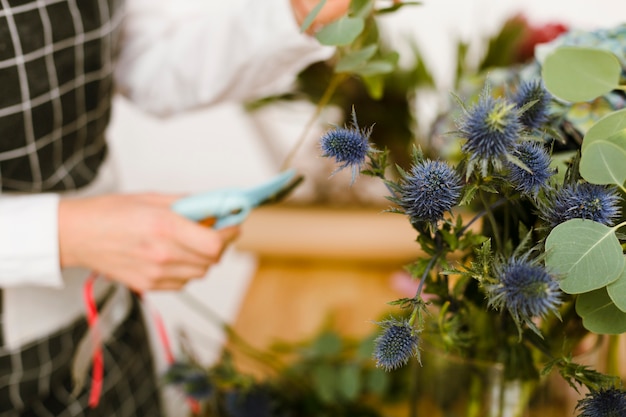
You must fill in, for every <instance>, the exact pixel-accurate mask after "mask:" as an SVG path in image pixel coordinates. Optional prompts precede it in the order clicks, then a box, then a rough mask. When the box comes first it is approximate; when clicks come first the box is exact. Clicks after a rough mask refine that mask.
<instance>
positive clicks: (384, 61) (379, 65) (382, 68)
mask: <svg viewBox="0 0 626 417" xmlns="http://www.w3.org/2000/svg"><path fill="white" fill-rule="evenodd" d="M398 58H399V55H398V53H397V52H392V53H390V54H387V55H385V56H384V57H382V58H379V59H375V60H372V61H369V62H368V63H366V64H365V65H363V66H361V67H360V68H357V69H355V71H354V72H355V73H357V74H359V75H361V76H363V77H371V76H373V75H380V74H389V73H391V72H393V71H394V70H395V69H396V66H397V64H398Z"/></svg>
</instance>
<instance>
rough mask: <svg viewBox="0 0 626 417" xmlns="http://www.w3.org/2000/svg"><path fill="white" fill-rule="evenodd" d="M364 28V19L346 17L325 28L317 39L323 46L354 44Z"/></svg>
mask: <svg viewBox="0 0 626 417" xmlns="http://www.w3.org/2000/svg"><path fill="white" fill-rule="evenodd" d="M364 28H365V21H364V20H363V18H360V17H348V16H344V17H342V18H341V19H339V20H336V21H334V22H332V23H330V24H328V25H326V26H324V27H323V28H322V29H320V31H319V32H317V34H316V35H315V37H316V38H317V40H318V41H319V42H320V43H321V44H322V45H330V46H343V45H348V44H351V43H352V42H354V40H355V39H356V38H357V37H358V36H359V35H360V34H361V32H363V29H364Z"/></svg>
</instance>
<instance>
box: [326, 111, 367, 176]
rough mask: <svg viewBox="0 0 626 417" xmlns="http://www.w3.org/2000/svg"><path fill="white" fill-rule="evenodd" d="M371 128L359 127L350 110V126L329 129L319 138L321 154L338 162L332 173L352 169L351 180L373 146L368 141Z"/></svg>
mask: <svg viewBox="0 0 626 417" xmlns="http://www.w3.org/2000/svg"><path fill="white" fill-rule="evenodd" d="M371 133H372V128H371V127H370V128H368V129H360V128H359V125H358V123H357V120H356V113H355V112H354V109H353V110H352V126H350V127H337V128H334V129H332V130H329V131H328V132H326V133H325V134H324V135H322V138H321V139H320V146H321V149H322V156H323V157H327V158H333V159H334V160H335V162H337V163H338V164H339V168H337V169H336V170H335V171H334V172H333V174H335V173H336V172H338V171H340V170H342V169H344V168H348V167H349V168H351V169H352V182H354V181H355V179H356V177H357V174H358V173H359V172H360V171H361V167H362V166H363V164H365V162H366V159H367V156H368V154H369V152H371V151H374V148H373V147H372V146H371V144H370V142H369V137H370V135H371Z"/></svg>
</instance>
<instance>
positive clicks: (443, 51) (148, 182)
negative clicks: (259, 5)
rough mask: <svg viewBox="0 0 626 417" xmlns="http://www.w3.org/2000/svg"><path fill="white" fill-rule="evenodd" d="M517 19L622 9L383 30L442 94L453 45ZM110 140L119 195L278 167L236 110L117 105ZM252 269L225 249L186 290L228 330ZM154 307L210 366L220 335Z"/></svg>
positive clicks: (546, 4) (597, 22) (495, 4)
mask: <svg viewBox="0 0 626 417" xmlns="http://www.w3.org/2000/svg"><path fill="white" fill-rule="evenodd" d="M516 11H524V13H525V14H526V15H527V17H528V18H529V20H530V21H531V22H535V23H542V22H548V21H559V22H564V23H568V24H571V25H573V26H576V27H582V28H595V27H600V26H611V25H614V24H617V23H620V22H622V21H624V20H626V2H623V1H619V0H594V1H590V0H524V1H516V0H473V1H472V0H425V1H424V5H422V6H416V7H408V8H406V9H404V11H403V12H401V13H396V14H394V15H391V16H389V17H387V18H385V19H384V20H383V21H382V23H383V25H384V27H385V28H386V31H387V32H388V33H389V36H391V37H392V39H394V40H395V41H396V42H397V43H398V45H400V44H401V43H402V42H403V39H404V37H406V36H409V37H413V38H414V39H416V41H417V42H418V44H419V45H420V47H421V49H422V51H423V52H424V53H425V55H426V58H427V59H428V60H429V62H430V64H431V66H432V67H433V68H435V69H436V71H437V73H436V75H437V80H438V82H439V83H440V86H441V87H442V88H444V89H447V88H449V87H448V86H449V80H450V79H451V74H452V72H451V71H452V64H453V62H454V61H453V57H454V56H455V51H454V50H453V45H454V43H455V42H454V39H456V38H458V37H461V38H463V39H466V40H467V39H474V40H477V39H484V38H485V37H486V36H487V35H488V34H492V33H494V32H495V31H497V30H498V28H499V26H500V24H501V22H502V21H503V20H504V19H505V18H507V17H508V16H510V15H511V14H513V13H515V12H516ZM309 110H310V109H304V110H302V112H301V113H302V114H301V115H300V116H301V117H298V118H296V119H294V120H289V122H290V123H291V128H292V130H291V131H290V132H291V134H293V133H294V132H297V131H299V130H300V129H304V123H305V121H306V120H307V117H308V114H306V113H307V112H309ZM278 114H280V113H278ZM285 121H286V120H281V122H285ZM299 124H300V125H299ZM109 133H110V139H111V144H112V150H113V152H114V153H115V154H116V156H117V157H118V160H119V164H120V165H119V166H120V170H121V173H122V186H123V189H124V190H125V191H144V190H151V191H172V192H193V191H204V190H209V189H213V188H218V187H226V186H248V185H251V184H255V183H257V182H259V181H261V180H263V179H266V178H268V177H269V176H270V175H272V174H274V173H276V172H277V170H278V168H279V167H278V165H277V163H276V162H275V161H274V160H273V159H272V157H271V152H269V151H268V148H267V147H265V146H263V145H262V143H261V141H260V140H259V136H258V134H257V133H256V132H255V130H254V126H253V125H251V123H250V120H249V119H248V118H247V116H246V115H245V113H244V112H243V111H242V110H241V109H240V108H239V107H238V106H236V105H223V106H218V107H214V108H211V109H207V110H202V111H198V112H194V113H191V114H187V115H184V116H179V117H174V118H171V119H168V120H157V119H154V118H152V117H150V116H147V115H145V114H143V113H141V112H140V111H138V110H136V109H135V108H133V107H132V106H131V105H130V104H129V103H128V102H126V101H125V100H124V99H122V98H118V99H117V100H116V102H115V107H114V114H113V121H112V125H111V128H110V132H109ZM293 136H294V137H289V138H287V139H286V140H285V138H282V139H281V140H283V142H282V144H280V145H279V146H281V147H283V148H284V149H283V151H284V153H286V152H287V148H288V147H289V146H290V143H293V141H295V139H296V138H295V135H293ZM277 139H280V138H277ZM284 153H283V154H284ZM254 268H255V259H254V257H253V256H251V255H250V254H244V253H239V252H236V251H234V250H230V251H229V252H228V253H227V254H226V256H225V258H224V260H223V262H222V264H221V265H219V266H218V267H216V268H214V269H213V270H211V272H210V273H209V275H208V276H207V277H205V279H203V280H201V281H199V282H197V283H193V284H191V285H190V286H189V288H188V291H189V292H191V293H193V295H194V296H196V297H198V298H200V299H201V300H202V302H204V303H205V304H206V305H207V306H210V307H211V308H212V309H213V310H214V311H216V312H217V313H218V314H219V315H220V316H221V317H222V318H223V319H224V320H225V321H227V322H229V321H232V320H233V319H234V318H235V317H236V314H237V311H238V308H239V305H240V302H241V299H242V297H243V294H244V293H245V291H246V287H247V285H248V282H249V280H250V278H251V277H252V275H253V273H254ZM150 300H151V302H152V304H153V305H154V306H156V307H157V308H158V309H159V311H160V312H161V314H162V315H163V317H164V319H165V321H166V324H167V326H168V328H169V330H170V333H172V332H174V329H175V328H177V327H179V326H183V327H184V328H186V329H187V330H188V331H189V332H193V333H194V335H195V337H194V341H195V342H196V344H197V345H198V346H197V347H198V349H197V351H198V353H199V354H200V355H201V357H202V358H203V360H205V361H206V362H207V363H210V361H212V360H214V359H215V358H216V354H217V353H219V346H220V343H221V342H222V340H223V335H222V333H221V332H220V331H219V330H217V327H215V326H213V325H212V324H211V323H210V322H208V321H207V320H206V319H205V318H203V317H201V316H199V315H197V314H196V313H194V312H193V311H192V310H190V309H189V308H187V307H186V306H185V305H184V303H182V302H181V301H180V299H179V298H177V296H176V295H174V294H153V295H152V296H151V298H150ZM270 302H271V300H268V303H270ZM244 336H245V335H244ZM181 404H182V402H181V403H179V404H178V405H176V404H174V405H171V410H172V411H171V414H172V415H183V413H184V410H181V409H180V408H179V406H180V405H181Z"/></svg>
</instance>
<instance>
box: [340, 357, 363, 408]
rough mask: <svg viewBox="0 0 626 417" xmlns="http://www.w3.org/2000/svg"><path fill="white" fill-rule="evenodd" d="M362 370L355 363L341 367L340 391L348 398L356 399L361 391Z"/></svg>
mask: <svg viewBox="0 0 626 417" xmlns="http://www.w3.org/2000/svg"><path fill="white" fill-rule="evenodd" d="M361 385H362V383H361V370H360V368H359V367H358V366H357V365H355V364H347V365H344V366H342V367H341V368H340V369H339V386H338V387H337V388H338V390H339V393H340V394H341V396H342V397H343V398H345V399H346V400H350V401H353V400H356V398H357V397H358V395H359V393H360V392H361Z"/></svg>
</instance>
